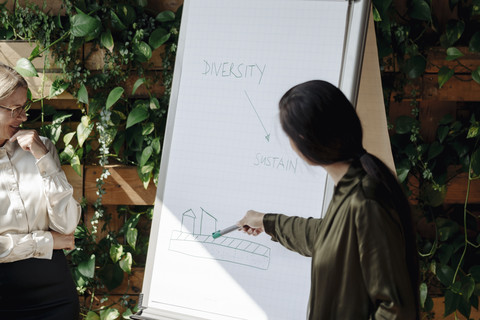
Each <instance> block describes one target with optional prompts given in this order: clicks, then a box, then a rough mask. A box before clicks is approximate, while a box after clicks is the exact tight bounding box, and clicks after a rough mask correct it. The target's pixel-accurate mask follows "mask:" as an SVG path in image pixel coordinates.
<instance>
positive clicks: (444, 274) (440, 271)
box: [437, 264, 455, 287]
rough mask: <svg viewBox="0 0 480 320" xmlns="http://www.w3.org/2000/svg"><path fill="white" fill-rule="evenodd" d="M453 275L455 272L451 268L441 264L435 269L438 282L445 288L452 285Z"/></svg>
mask: <svg viewBox="0 0 480 320" xmlns="http://www.w3.org/2000/svg"><path fill="white" fill-rule="evenodd" d="M454 274H455V271H453V269H452V267H450V266H448V265H446V264H442V265H440V267H439V268H437V277H438V280H440V282H441V283H442V284H443V285H444V286H446V287H449V286H450V285H451V284H452V283H453V275H454Z"/></svg>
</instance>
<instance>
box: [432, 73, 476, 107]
mask: <svg viewBox="0 0 480 320" xmlns="http://www.w3.org/2000/svg"><path fill="white" fill-rule="evenodd" d="M457 77H458V78H457ZM422 99H423V100H437V101H480V84H478V83H477V82H475V81H473V80H472V76H471V75H458V76H455V77H452V78H450V80H448V81H447V82H446V83H445V84H444V85H443V87H442V88H441V89H439V88H438V76H437V75H425V76H424V77H423V94H422Z"/></svg>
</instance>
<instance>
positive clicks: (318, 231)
mask: <svg viewBox="0 0 480 320" xmlns="http://www.w3.org/2000/svg"><path fill="white" fill-rule="evenodd" d="M279 105H280V121H281V124H282V128H283V130H284V131H285V132H286V134H287V136H288V137H289V139H290V144H291V146H292V148H293V149H294V150H295V151H296V152H297V153H298V155H299V156H300V157H301V158H303V159H304V160H305V161H306V162H307V163H308V164H310V165H312V166H317V165H318V166H322V167H323V168H324V169H325V170H326V171H327V173H328V174H329V175H330V177H331V178H332V179H333V181H334V183H335V190H334V195H333V198H332V200H331V203H330V205H329V207H328V210H327V212H326V213H325V216H324V218H321V219H315V218H302V217H289V216H286V215H282V214H264V213H260V212H257V211H253V210H250V211H248V212H247V214H246V215H245V217H244V218H243V219H242V220H240V221H239V222H238V226H240V227H242V228H243V230H244V231H245V232H247V233H248V234H252V235H258V234H260V233H261V232H263V231H265V232H266V233H267V234H269V235H270V236H271V237H272V240H274V241H278V242H279V243H280V244H282V245H283V246H284V247H286V248H288V249H290V250H292V251H295V252H298V253H300V254H302V255H304V256H308V257H312V268H311V270H312V275H311V277H312V283H311V290H310V301H309V310H308V317H309V319H322V320H324V319H342V320H346V319H408V320H411V319H419V299H418V259H417V251H416V245H415V233H414V229H413V223H412V217H411V210H410V206H409V203H408V201H407V199H406V197H405V195H404V193H403V191H402V188H401V186H400V185H399V184H398V182H397V180H396V177H395V175H394V174H393V173H392V172H391V171H390V169H388V167H387V166H386V165H385V164H384V163H383V162H382V161H381V160H379V159H378V158H377V157H375V156H374V155H372V154H370V153H368V152H367V151H366V150H365V149H364V148H363V145H362V127H361V124H360V120H359V118H358V116H357V114H356V112H355V110H354V108H353V106H352V105H351V104H350V102H349V101H348V99H347V98H346V97H345V96H344V94H343V93H342V92H341V91H340V90H339V89H338V88H336V87H335V86H333V85H331V84H330V83H328V82H325V81H321V80H313V81H308V82H305V83H302V84H299V85H297V86H295V87H293V88H291V89H290V90H288V91H287V92H286V93H285V94H284V96H283V97H282V98H281V100H280V103H279ZM319 196H320V195H319ZM293 271H294V270H292V272H293Z"/></svg>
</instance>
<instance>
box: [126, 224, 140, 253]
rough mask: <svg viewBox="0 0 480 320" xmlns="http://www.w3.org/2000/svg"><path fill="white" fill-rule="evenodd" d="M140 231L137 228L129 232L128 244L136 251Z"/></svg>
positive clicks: (129, 229)
mask: <svg viewBox="0 0 480 320" xmlns="http://www.w3.org/2000/svg"><path fill="white" fill-rule="evenodd" d="M137 236H138V230H137V229H136V228H128V230H127V243H128V244H129V245H130V247H132V248H133V249H135V246H136V244H137Z"/></svg>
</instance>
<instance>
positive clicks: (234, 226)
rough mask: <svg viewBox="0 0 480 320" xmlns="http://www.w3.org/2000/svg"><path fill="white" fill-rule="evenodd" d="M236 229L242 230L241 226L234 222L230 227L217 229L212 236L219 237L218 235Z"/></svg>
mask: <svg viewBox="0 0 480 320" xmlns="http://www.w3.org/2000/svg"><path fill="white" fill-rule="evenodd" d="M235 230H240V227H239V226H237V225H236V224H234V225H233V226H230V227H228V228H225V229H222V230H218V231H215V232H214V233H212V237H213V239H217V238H218V237H220V236H223V235H224V234H227V233H229V232H232V231H235Z"/></svg>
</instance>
